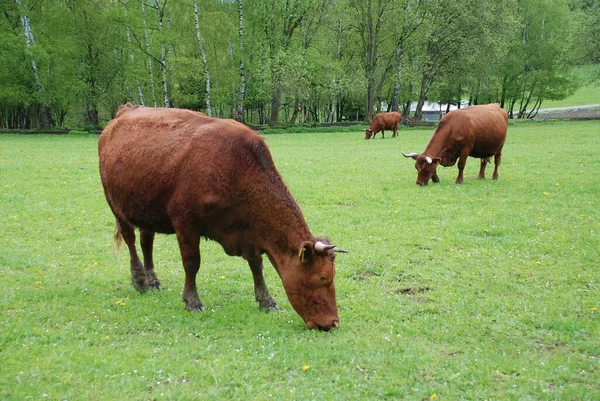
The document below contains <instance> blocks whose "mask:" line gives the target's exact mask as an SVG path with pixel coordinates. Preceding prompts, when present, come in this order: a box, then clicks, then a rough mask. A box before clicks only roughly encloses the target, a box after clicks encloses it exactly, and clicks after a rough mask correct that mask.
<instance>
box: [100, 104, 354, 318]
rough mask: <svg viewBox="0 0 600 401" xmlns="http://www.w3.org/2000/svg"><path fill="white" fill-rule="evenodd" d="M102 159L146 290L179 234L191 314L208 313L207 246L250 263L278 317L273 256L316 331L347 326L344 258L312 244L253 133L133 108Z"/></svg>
mask: <svg viewBox="0 0 600 401" xmlns="http://www.w3.org/2000/svg"><path fill="white" fill-rule="evenodd" d="M98 151H99V158H100V177H101V179H102V185H103V187H104V193H105V195H106V200H107V201H108V204H109V205H110V208H111V209H112V212H113V214H114V215H115V217H116V233H115V239H116V240H119V239H121V238H122V239H123V240H124V241H125V243H126V244H127V247H128V248H129V253H130V259H131V260H130V265H131V279H132V282H133V285H134V287H135V288H136V289H137V290H138V291H140V292H144V291H146V290H148V289H149V288H151V287H155V288H160V282H159V280H158V278H157V277H156V274H155V272H154V261H153V258H152V248H153V242H154V236H155V233H164V234H173V233H174V234H175V235H176V236H177V241H178V243H179V249H180V252H181V258H182V260H183V267H184V270H185V284H184V287H183V301H184V302H185V307H186V309H187V310H189V311H202V310H203V309H204V305H203V304H202V302H201V301H200V298H199V295H198V290H197V287H196V274H197V273H198V270H199V268H200V248H199V245H200V238H202V237H205V238H209V239H212V240H215V241H217V242H218V243H219V244H221V246H222V247H223V249H224V250H225V252H226V253H227V254H228V255H232V256H234V255H235V256H241V257H242V258H244V259H245V260H246V261H247V262H248V264H249V266H250V270H251V272H252V276H253V278H254V292H255V297H256V300H257V301H258V303H259V306H260V308H261V309H263V310H277V309H279V307H278V306H277V304H276V302H275V300H274V299H273V298H272V297H271V294H270V293H269V290H268V289H267V286H266V284H265V280H264V277H263V259H262V254H266V255H267V257H268V258H269V260H270V261H271V263H272V265H273V266H274V267H275V270H276V271H277V273H278V274H279V276H280V278H281V281H282V282H283V287H284V289H285V292H286V294H287V296H288V299H289V301H290V304H291V305H292V307H293V308H294V309H295V310H296V312H297V313H298V314H299V315H300V316H301V317H302V319H303V320H304V322H305V324H306V326H307V327H308V328H309V329H321V330H330V329H332V328H336V327H338V326H339V317H338V311H337V305H336V297H335V284H334V277H335V266H334V259H335V252H336V251H343V250H341V249H338V248H336V247H335V246H334V245H333V244H331V242H330V241H329V240H328V239H327V238H325V237H314V236H313V235H312V233H311V231H310V229H309V228H308V225H307V223H306V221H305V219H304V217H303V215H302V213H301V211H300V208H299V207H298V205H297V204H296V202H295V201H294V199H293V197H292V195H291V194H290V192H289V191H288V189H287V187H286V185H285V183H284V182H283V179H282V178H281V176H280V174H279V172H278V171H277V169H276V168H275V165H274V163H273V159H272V157H271V153H270V152H269V149H268V148H267V146H266V144H265V142H264V140H263V139H262V138H261V137H259V136H258V135H257V134H256V133H255V132H254V131H253V130H251V129H250V128H248V127H247V126H245V125H243V124H240V123H237V122H235V121H233V120H222V119H216V118H210V117H207V116H206V115H204V114H202V113H198V112H193V111H189V110H181V109H161V108H146V107H141V106H130V105H125V106H121V108H120V109H119V112H118V113H117V116H116V118H115V119H113V120H112V121H110V122H109V124H108V125H107V126H106V128H105V129H104V131H103V132H102V135H101V136H100V139H99V143H98ZM135 228H139V233H140V244H141V248H142V253H143V259H144V260H143V263H142V261H141V260H140V258H139V256H138V253H137V249H136V245H135V240H136V238H135Z"/></svg>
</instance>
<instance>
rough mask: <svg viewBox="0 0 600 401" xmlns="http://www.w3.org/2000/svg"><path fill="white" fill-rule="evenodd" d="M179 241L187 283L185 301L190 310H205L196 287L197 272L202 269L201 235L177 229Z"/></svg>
mask: <svg viewBox="0 0 600 401" xmlns="http://www.w3.org/2000/svg"><path fill="white" fill-rule="evenodd" d="M177 242H179V250H180V252H181V259H182V261H183V268H184V270H185V283H184V285H183V302H185V309H187V310H189V311H203V310H204V305H203V304H202V301H200V297H199V296H198V289H197V288H196V274H198V270H199V269H200V237H199V236H198V235H197V234H193V233H191V234H190V233H184V232H182V231H177Z"/></svg>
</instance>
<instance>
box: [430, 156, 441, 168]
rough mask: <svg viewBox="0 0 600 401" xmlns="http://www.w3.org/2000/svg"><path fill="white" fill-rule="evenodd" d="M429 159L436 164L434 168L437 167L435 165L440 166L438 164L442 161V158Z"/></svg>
mask: <svg viewBox="0 0 600 401" xmlns="http://www.w3.org/2000/svg"><path fill="white" fill-rule="evenodd" d="M431 159H432V160H433V162H434V163H435V164H436V166H437V165H439V164H440V162H441V161H442V158H441V157H432V158H431Z"/></svg>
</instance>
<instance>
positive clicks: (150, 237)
mask: <svg viewBox="0 0 600 401" xmlns="http://www.w3.org/2000/svg"><path fill="white" fill-rule="evenodd" d="M140 244H141V246H142V254H143V255H144V268H145V270H146V276H147V277H148V285H149V286H150V287H154V288H156V289H158V290H160V281H158V277H156V274H155V273H154V259H153V257H152V249H153V246H154V233H153V232H152V231H143V230H140Z"/></svg>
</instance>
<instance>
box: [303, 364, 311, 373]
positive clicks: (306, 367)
mask: <svg viewBox="0 0 600 401" xmlns="http://www.w3.org/2000/svg"><path fill="white" fill-rule="evenodd" d="M308 369H310V365H304V366H302V371H304V372H306V371H307V370H308Z"/></svg>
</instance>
